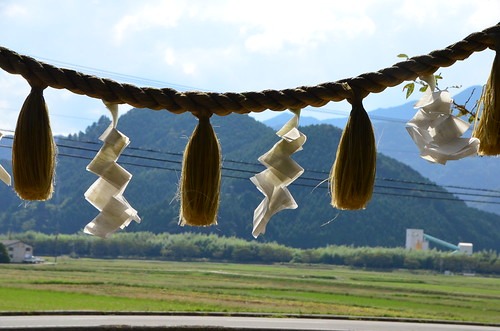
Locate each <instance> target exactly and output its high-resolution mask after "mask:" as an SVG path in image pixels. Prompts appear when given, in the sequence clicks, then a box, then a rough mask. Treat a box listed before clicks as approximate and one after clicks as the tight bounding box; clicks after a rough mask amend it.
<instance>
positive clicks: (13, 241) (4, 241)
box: [0, 240, 29, 247]
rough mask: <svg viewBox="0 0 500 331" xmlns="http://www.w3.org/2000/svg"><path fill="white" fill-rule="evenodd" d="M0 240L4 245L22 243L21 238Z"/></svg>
mask: <svg viewBox="0 0 500 331" xmlns="http://www.w3.org/2000/svg"><path fill="white" fill-rule="evenodd" d="M0 242H1V243H2V244H3V245H4V246H5V247H7V246H12V245H14V244H17V243H22V241H21V240H0ZM27 246H29V245H27Z"/></svg>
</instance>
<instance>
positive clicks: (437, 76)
mask: <svg viewBox="0 0 500 331" xmlns="http://www.w3.org/2000/svg"><path fill="white" fill-rule="evenodd" d="M434 78H436V80H438V79H443V76H441V74H440V73H439V74H437V75H434Z"/></svg>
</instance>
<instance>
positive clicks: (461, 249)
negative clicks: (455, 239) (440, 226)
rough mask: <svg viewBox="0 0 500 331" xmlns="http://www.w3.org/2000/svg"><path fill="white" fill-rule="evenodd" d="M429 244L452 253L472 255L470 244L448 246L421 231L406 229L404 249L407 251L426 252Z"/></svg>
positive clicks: (446, 243) (444, 242)
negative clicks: (449, 250)
mask: <svg viewBox="0 0 500 331" xmlns="http://www.w3.org/2000/svg"><path fill="white" fill-rule="evenodd" d="M429 242H432V243H434V244H437V245H440V246H443V247H446V248H449V249H451V250H453V252H457V253H464V254H467V255H471V254H472V250H473V245H472V244H471V243H458V245H453V244H450V243H449V242H446V241H444V240H441V239H438V238H436V237H433V236H431V235H428V234H425V233H424V230H422V229H406V249H408V250H422V251H425V250H428V249H429Z"/></svg>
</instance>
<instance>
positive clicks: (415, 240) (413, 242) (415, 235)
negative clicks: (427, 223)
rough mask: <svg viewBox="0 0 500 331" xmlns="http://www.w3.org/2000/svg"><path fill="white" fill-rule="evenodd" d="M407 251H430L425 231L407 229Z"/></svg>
mask: <svg viewBox="0 0 500 331" xmlns="http://www.w3.org/2000/svg"><path fill="white" fill-rule="evenodd" d="M406 249H408V250H416V251H426V250H428V249H429V242H428V241H427V240H425V238H424V230H421V229H406Z"/></svg>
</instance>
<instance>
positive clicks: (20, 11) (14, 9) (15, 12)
mask: <svg viewBox="0 0 500 331" xmlns="http://www.w3.org/2000/svg"><path fill="white" fill-rule="evenodd" d="M1 14H2V15H4V16H6V17H7V18H21V17H26V16H28V10H27V9H26V7H24V6H21V5H19V4H17V3H12V4H8V5H7V6H5V7H4V8H3V10H2V11H1Z"/></svg>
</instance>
